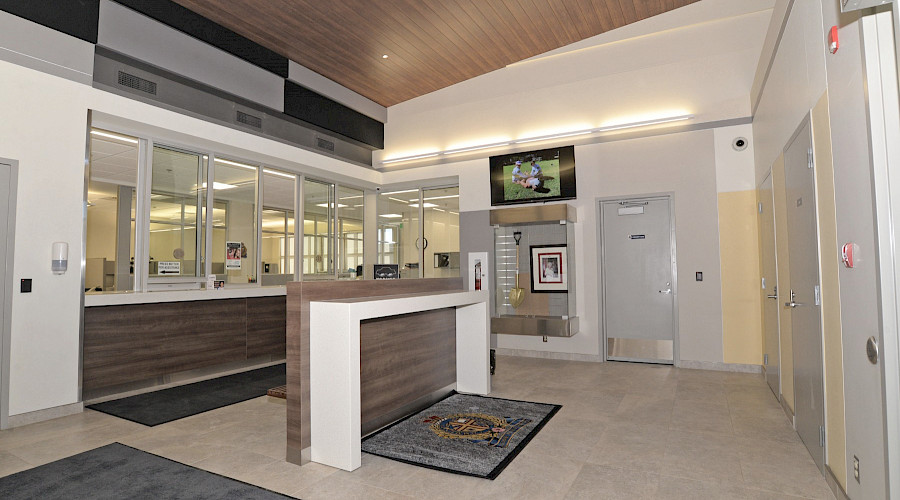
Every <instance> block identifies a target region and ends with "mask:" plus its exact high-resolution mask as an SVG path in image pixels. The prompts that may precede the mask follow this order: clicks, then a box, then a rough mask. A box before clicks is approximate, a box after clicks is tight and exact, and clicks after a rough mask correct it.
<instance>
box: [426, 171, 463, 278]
mask: <svg viewBox="0 0 900 500" xmlns="http://www.w3.org/2000/svg"><path fill="white" fill-rule="evenodd" d="M422 201H423V203H424V204H423V206H424V207H425V239H426V240H427V241H428V245H427V246H426V247H425V277H426V278H451V277H456V276H459V187H458V186H454V187H447V188H438V189H426V190H423V191H422ZM416 207H418V204H416Z"/></svg>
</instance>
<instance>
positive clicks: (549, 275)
mask: <svg viewBox="0 0 900 500" xmlns="http://www.w3.org/2000/svg"><path fill="white" fill-rule="evenodd" d="M530 249H531V293H560V292H561V293H567V292H568V291H569V279H568V264H569V262H568V250H567V248H566V245H532V246H531V247H530Z"/></svg>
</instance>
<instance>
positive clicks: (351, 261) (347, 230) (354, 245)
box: [337, 186, 365, 279]
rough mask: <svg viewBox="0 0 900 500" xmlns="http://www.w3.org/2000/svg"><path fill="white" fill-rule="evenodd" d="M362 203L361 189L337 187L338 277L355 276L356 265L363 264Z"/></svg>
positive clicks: (350, 277) (348, 277)
mask: <svg viewBox="0 0 900 500" xmlns="http://www.w3.org/2000/svg"><path fill="white" fill-rule="evenodd" d="M363 205H364V203H363V192H362V191H361V190H359V189H353V188H348V187H345V186H339V187H338V206H337V211H338V228H337V229H338V230H337V234H338V238H339V239H338V245H339V248H338V251H339V255H340V259H341V264H340V266H339V267H338V273H339V274H338V278H344V279H353V278H356V268H357V266H362V265H363V214H364V213H365V210H364V208H363ZM360 269H361V268H360Z"/></svg>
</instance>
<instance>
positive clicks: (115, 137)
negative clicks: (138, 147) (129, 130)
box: [91, 130, 138, 144]
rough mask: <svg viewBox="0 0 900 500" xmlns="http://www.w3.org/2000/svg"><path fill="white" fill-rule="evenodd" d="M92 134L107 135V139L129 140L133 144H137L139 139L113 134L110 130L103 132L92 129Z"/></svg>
mask: <svg viewBox="0 0 900 500" xmlns="http://www.w3.org/2000/svg"><path fill="white" fill-rule="evenodd" d="M91 135H98V136H100V137H106V138H107V139H115V140H117V141H122V142H128V143H131V144H137V143H138V140H137V139H134V138H132V137H126V136H124V135H118V134H112V133H109V132H101V131H99V130H91Z"/></svg>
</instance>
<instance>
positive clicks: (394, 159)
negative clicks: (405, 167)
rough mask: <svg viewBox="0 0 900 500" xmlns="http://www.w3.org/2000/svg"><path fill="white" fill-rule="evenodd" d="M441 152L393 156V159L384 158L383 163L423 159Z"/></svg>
mask: <svg viewBox="0 0 900 500" xmlns="http://www.w3.org/2000/svg"><path fill="white" fill-rule="evenodd" d="M439 154H441V153H440V152H437V153H428V154H424V155H418V156H405V157H402V158H392V159H390V160H382V162H381V163H382V164H384V165H386V164H388V163H396V162H398V161H410V160H420V159H422V158H431V157H432V156H437V155H439Z"/></svg>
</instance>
